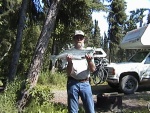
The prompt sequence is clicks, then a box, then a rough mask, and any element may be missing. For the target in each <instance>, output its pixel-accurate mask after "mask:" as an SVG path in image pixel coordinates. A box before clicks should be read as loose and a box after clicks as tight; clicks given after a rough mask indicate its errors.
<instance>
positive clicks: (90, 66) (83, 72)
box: [67, 30, 95, 113]
mask: <svg viewBox="0 0 150 113" xmlns="http://www.w3.org/2000/svg"><path fill="white" fill-rule="evenodd" d="M84 41H85V36H84V32H83V31H81V30H76V31H75V36H74V37H73V42H74V49H79V50H82V49H84ZM67 61H68V65H67V74H68V81H67V94H68V112H69V113H78V110H79V108H78V101H79V96H80V97H81V100H82V102H83V106H84V109H85V112H86V113H95V111H94V101H93V97H92V91H91V86H90V83H89V77H90V71H91V72H93V71H95V64H94V60H93V58H92V57H91V56H90V55H88V54H87V55H85V59H82V60H72V56H71V55H68V56H67Z"/></svg>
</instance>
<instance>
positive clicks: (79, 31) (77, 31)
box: [75, 30, 84, 36]
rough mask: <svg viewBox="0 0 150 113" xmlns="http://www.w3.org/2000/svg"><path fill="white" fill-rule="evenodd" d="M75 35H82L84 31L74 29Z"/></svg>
mask: <svg viewBox="0 0 150 113" xmlns="http://www.w3.org/2000/svg"><path fill="white" fill-rule="evenodd" d="M76 35H82V36H84V32H83V31H81V30H76V31H75V36H76Z"/></svg>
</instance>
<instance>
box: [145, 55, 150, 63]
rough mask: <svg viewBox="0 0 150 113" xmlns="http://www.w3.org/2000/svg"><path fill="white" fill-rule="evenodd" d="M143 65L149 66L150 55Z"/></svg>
mask: <svg viewBox="0 0 150 113" xmlns="http://www.w3.org/2000/svg"><path fill="white" fill-rule="evenodd" d="M145 64H150V55H149V56H148V57H147V59H146V61H145Z"/></svg>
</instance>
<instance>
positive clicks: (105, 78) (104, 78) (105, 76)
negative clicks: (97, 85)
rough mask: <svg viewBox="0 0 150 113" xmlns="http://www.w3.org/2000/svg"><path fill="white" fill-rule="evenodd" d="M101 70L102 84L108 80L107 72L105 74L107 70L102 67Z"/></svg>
mask: <svg viewBox="0 0 150 113" xmlns="http://www.w3.org/2000/svg"><path fill="white" fill-rule="evenodd" d="M102 70H103V72H104V76H103V80H102V83H104V82H105V81H106V80H107V78H108V72H107V70H106V69H105V68H104V67H103V68H102Z"/></svg>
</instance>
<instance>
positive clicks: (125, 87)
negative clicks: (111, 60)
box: [120, 75, 138, 94]
mask: <svg viewBox="0 0 150 113" xmlns="http://www.w3.org/2000/svg"><path fill="white" fill-rule="evenodd" d="M137 88H138V81H137V79H136V78H135V77H134V76H131V75H127V76H124V77H123V78H122V79H121V82H120V89H121V91H122V92H124V93H125V94H133V93H134V92H135V91H136V90H137Z"/></svg>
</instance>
